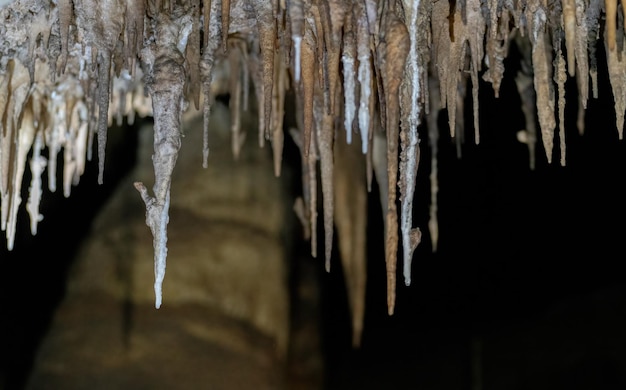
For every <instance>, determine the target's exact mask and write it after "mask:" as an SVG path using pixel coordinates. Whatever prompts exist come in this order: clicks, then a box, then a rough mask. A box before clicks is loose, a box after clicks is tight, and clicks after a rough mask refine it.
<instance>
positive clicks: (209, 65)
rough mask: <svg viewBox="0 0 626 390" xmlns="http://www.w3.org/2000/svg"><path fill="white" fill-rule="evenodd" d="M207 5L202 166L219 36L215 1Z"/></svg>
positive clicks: (205, 158) (205, 164) (205, 161)
mask: <svg viewBox="0 0 626 390" xmlns="http://www.w3.org/2000/svg"><path fill="white" fill-rule="evenodd" d="M209 4H210V5H209V7H207V6H206V3H205V6H204V24H205V26H204V28H205V30H204V48H203V52H202V58H201V59H200V79H201V81H202V96H203V101H202V117H203V123H202V166H203V167H204V168H206V167H208V164H209V119H210V117H211V104H212V103H213V94H212V92H211V84H212V83H213V68H214V65H215V61H216V60H217V58H216V56H217V48H218V46H219V44H218V43H219V39H220V36H221V27H220V26H221V25H220V24H219V23H218V22H219V20H218V16H219V15H218V12H217V1H214V0H211V1H209Z"/></svg>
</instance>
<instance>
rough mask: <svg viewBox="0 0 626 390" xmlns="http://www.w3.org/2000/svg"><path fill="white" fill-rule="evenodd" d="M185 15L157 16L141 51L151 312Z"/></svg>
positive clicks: (159, 276) (161, 257)
mask: <svg viewBox="0 0 626 390" xmlns="http://www.w3.org/2000/svg"><path fill="white" fill-rule="evenodd" d="M189 19H190V17H189V15H182V16H181V17H179V18H177V19H175V20H171V19H170V18H169V17H168V16H167V15H166V14H163V13H161V14H159V15H158V16H157V20H156V31H155V35H156V37H157V39H156V40H155V44H154V47H152V48H150V51H145V53H144V54H145V55H146V57H148V56H150V58H149V59H148V58H146V59H145V61H146V62H148V64H149V65H150V66H149V71H148V73H147V75H146V79H147V81H146V83H147V88H148V92H149V93H150V96H151V97H152V109H153V115H154V118H155V122H154V155H153V156H152V161H153V165H154V176H155V178H154V186H153V192H154V196H151V195H149V194H148V189H147V188H146V186H145V185H144V184H143V183H142V182H135V188H137V190H138V191H139V193H140V195H141V198H142V200H143V201H144V203H145V204H146V225H148V227H149V228H150V230H151V232H152V236H153V246H154V271H155V282H154V292H155V307H156V308H157V309H158V308H159V307H161V301H162V283H163V279H164V277H165V264H166V257H167V224H168V222H169V215H168V211H169V205H170V185H171V180H172V171H173V170H174V166H175V165H176V159H177V157H178V151H179V149H180V145H181V119H182V113H183V111H184V94H183V92H184V85H185V69H184V56H183V53H184V52H185V47H186V44H187V36H184V35H185V34H189V29H185V26H187V25H188V23H189V22H190V20H189Z"/></svg>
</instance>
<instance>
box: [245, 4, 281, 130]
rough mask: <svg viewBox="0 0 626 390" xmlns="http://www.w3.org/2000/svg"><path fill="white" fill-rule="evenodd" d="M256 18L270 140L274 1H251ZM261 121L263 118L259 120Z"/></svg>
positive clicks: (266, 119)
mask: <svg viewBox="0 0 626 390" xmlns="http://www.w3.org/2000/svg"><path fill="white" fill-rule="evenodd" d="M249 2H250V5H251V7H252V9H253V11H254V15H255V18H256V26H257V31H258V34H259V46H260V50H261V57H262V58H263V116H262V119H263V123H264V128H265V136H266V138H269V131H270V129H271V120H272V94H273V92H272V88H273V81H274V50H276V40H277V27H276V18H275V9H276V6H275V5H274V0H249ZM259 119H260V120H261V118H259Z"/></svg>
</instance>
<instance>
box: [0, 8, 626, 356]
mask: <svg viewBox="0 0 626 390" xmlns="http://www.w3.org/2000/svg"><path fill="white" fill-rule="evenodd" d="M622 11H623V5H622ZM0 20H1V21H2V23H0V114H1V115H0V164H1V170H0V172H1V177H0V199H1V204H0V207H1V209H2V210H1V227H2V230H3V231H5V233H6V238H7V247H8V248H9V249H11V248H13V245H14V238H15V232H16V228H17V223H18V222H17V217H16V216H17V212H18V209H19V207H20V205H21V204H22V201H21V198H20V191H21V188H22V181H23V178H24V177H26V175H24V173H25V170H26V168H27V167H26V165H27V163H28V165H29V168H30V175H29V176H30V178H31V182H30V185H29V196H28V201H27V202H26V206H25V207H26V209H27V211H28V213H29V215H30V224H31V226H30V229H31V232H32V234H36V232H37V227H38V223H40V221H42V218H43V215H42V214H41V213H40V211H39V204H40V202H41V198H42V196H43V193H44V189H43V188H42V187H43V180H42V175H43V174H44V172H45V171H46V170H47V174H48V180H47V181H48V190H50V191H55V190H56V187H57V184H56V177H57V156H58V155H59V153H62V155H63V164H64V166H63V171H62V172H63V173H62V177H63V179H62V187H63V194H64V195H65V196H66V197H68V196H70V192H71V188H72V186H75V185H77V184H78V183H79V179H80V177H81V175H82V174H83V172H84V169H85V164H86V163H87V161H89V160H91V145H92V143H93V142H97V154H98V166H99V175H98V181H99V182H100V183H102V181H103V178H104V170H105V166H106V161H105V151H106V142H107V128H108V126H109V125H111V124H112V123H113V120H115V121H116V123H117V124H121V123H122V121H123V118H124V117H126V118H127V120H128V122H132V121H133V120H134V118H135V115H137V114H138V115H141V116H148V115H150V116H152V117H153V118H154V121H155V126H154V156H153V164H154V174H155V181H154V186H153V194H152V195H151V194H149V191H148V189H147V188H146V186H145V185H143V184H142V183H141V182H140V181H138V182H137V184H136V187H137V189H138V190H139V192H140V193H141V197H142V198H143V200H144V202H145V204H146V223H147V225H148V226H149V227H150V229H151V231H152V234H153V236H154V255H155V295H156V306H157V307H159V306H160V304H161V295H162V292H161V288H162V287H161V284H162V282H163V280H164V276H165V263H166V254H167V229H166V228H167V224H168V219H169V217H168V207H169V201H170V193H171V192H173V191H172V190H173V189H172V188H170V187H171V174H172V170H173V168H174V165H175V163H176V156H177V153H178V149H179V147H180V138H181V134H182V130H181V122H182V119H181V118H182V115H183V113H184V112H185V111H186V110H187V109H188V107H190V106H192V105H193V106H194V107H195V108H196V109H199V110H200V111H201V112H202V115H203V117H204V124H203V132H204V136H203V145H202V151H201V153H202V156H203V166H204V167H207V166H208V164H210V159H209V146H210V134H209V126H208V124H209V117H210V112H211V104H212V102H213V101H214V99H215V94H216V92H215V90H214V89H215V88H217V87H216V84H219V83H220V82H221V81H220V78H224V76H222V75H221V74H219V73H218V72H216V69H217V67H218V65H219V63H220V62H221V61H229V62H230V65H231V67H230V74H228V75H227V76H226V77H227V78H228V79H229V80H230V81H229V83H228V85H229V86H230V89H229V92H230V98H231V99H230V105H231V106H230V108H231V113H232V117H231V126H232V127H231V129H232V149H233V150H232V151H233V155H234V156H235V157H238V156H239V153H240V150H241V145H242V143H243V140H244V139H245V134H246V129H243V128H242V127H241V122H240V121H239V116H240V113H241V112H243V111H245V110H247V109H248V107H249V105H248V99H249V97H248V91H249V83H251V84H252V85H251V87H252V89H253V90H254V91H255V93H254V96H255V97H256V102H257V107H258V110H259V124H258V130H259V145H260V146H261V147H263V146H264V145H265V143H266V142H270V143H271V146H272V154H273V159H274V173H275V175H276V176H280V175H281V166H282V164H283V158H282V155H283V147H284V142H285V139H284V137H285V134H290V135H291V137H292V139H293V140H294V141H295V142H296V144H297V145H298V146H299V148H300V153H301V162H302V164H301V165H302V178H303V180H302V194H303V195H302V197H301V198H299V202H297V203H296V206H295V210H296V212H297V213H298V216H299V218H300V220H301V221H302V222H303V230H304V234H305V237H306V238H307V239H309V240H310V244H311V255H312V256H313V257H317V227H318V215H321V217H322V219H323V220H322V225H319V226H323V232H324V240H323V243H324V264H325V268H326V269H327V270H330V265H331V260H332V259H331V257H332V253H333V251H332V249H333V248H332V245H333V241H334V239H335V237H334V228H335V226H338V236H339V237H338V239H339V241H340V245H339V249H340V250H339V252H340V256H341V257H342V262H341V264H342V266H343V267H344V268H345V270H344V271H345V272H346V283H347V285H348V286H349V289H350V292H349V294H348V295H349V297H350V298H349V299H350V307H351V310H352V315H353V335H354V337H355V339H354V340H353V343H354V345H358V344H359V340H358V339H359V337H360V334H361V332H362V330H363V327H362V320H363V312H364V293H363V291H364V288H365V287H364V285H365V278H364V275H363V272H364V271H363V270H364V261H365V260H364V256H365V255H364V253H365V252H364V248H363V246H364V245H365V243H364V239H363V238H362V236H361V235H362V228H363V226H362V225H363V223H364V222H363V221H364V217H363V214H359V213H362V212H364V211H358V210H362V209H363V199H364V197H365V196H366V195H367V193H368V192H371V188H372V182H373V181H374V180H376V181H377V182H378V184H379V193H380V195H381V208H382V213H383V215H384V231H385V238H384V242H385V247H386V250H385V262H386V264H387V281H388V291H387V294H388V312H389V314H392V313H393V312H394V308H395V294H396V291H395V290H396V287H395V280H396V276H397V275H396V274H397V272H396V261H397V257H398V254H399V253H400V251H401V253H402V262H403V275H404V281H405V284H406V285H409V284H411V280H412V277H411V276H412V273H413V272H415V271H414V270H412V263H413V257H414V250H415V248H416V246H417V244H418V243H419V242H420V240H421V239H422V231H421V229H420V227H419V226H414V223H413V217H412V212H413V208H414V203H415V202H423V201H426V200H422V199H415V194H416V186H417V184H416V183H417V182H418V180H417V178H418V177H419V175H420V174H421V173H422V170H420V171H418V166H419V160H420V153H421V151H422V149H423V148H424V145H421V143H420V134H421V132H422V127H425V129H424V130H425V131H426V133H425V134H428V139H429V143H428V145H427V147H428V148H429V149H430V152H431V160H430V172H428V173H429V174H430V176H429V178H430V185H431V197H430V200H428V202H429V205H430V207H431V211H430V221H429V229H428V230H429V238H430V241H431V244H432V249H433V250H437V244H438V238H439V231H438V223H437V210H438V204H437V192H438V178H437V173H438V170H437V162H438V161H437V150H438V149H437V142H438V141H439V140H440V134H439V127H438V126H437V125H438V123H437V121H438V119H437V118H438V114H439V111H440V110H442V109H447V110H448V119H449V121H448V129H447V130H448V131H450V135H451V136H452V138H453V140H454V142H456V143H457V147H458V148H459V150H460V145H461V142H462V141H463V139H464V133H465V131H466V129H469V128H470V127H469V126H465V125H464V122H463V121H464V117H463V115H462V111H463V107H464V106H463V103H464V101H465V100H464V98H465V93H466V91H468V90H470V89H471V91H472V96H471V98H472V104H473V107H472V110H473V117H474V118H473V119H474V122H473V126H472V127H473V131H474V142H475V143H476V144H478V143H479V142H480V132H479V118H478V116H479V107H478V100H479V99H478V96H479V95H478V93H479V92H478V89H479V77H482V79H483V80H485V81H487V82H489V83H491V85H492V87H493V92H494V95H495V96H496V97H497V96H498V94H499V91H500V86H501V83H502V80H503V76H504V71H505V69H504V64H505V58H506V57H507V55H508V50H509V47H510V46H511V45H516V46H517V48H518V52H519V53H520V60H521V68H520V71H519V72H518V74H517V76H516V85H517V89H518V92H519V95H520V98H521V99H520V101H521V111H522V112H523V114H524V118H525V120H526V129H525V131H523V132H520V133H518V138H519V140H520V141H523V142H525V143H527V145H528V148H529V149H528V150H529V165H530V168H531V169H534V167H535V165H536V159H537V157H536V156H535V144H536V143H537V142H538V141H539V138H541V144H542V145H543V150H544V152H545V156H546V159H547V161H548V162H551V160H552V155H553V147H554V140H555V137H558V138H559V141H560V143H559V145H558V148H559V152H560V164H561V165H565V164H566V159H565V157H566V140H565V138H566V137H565V136H566V132H565V125H566V121H565V117H564V113H565V111H566V107H565V105H566V88H567V86H568V83H567V81H568V79H569V78H574V79H575V85H576V86H577V88H578V94H579V96H578V107H579V113H578V123H577V125H578V128H579V132H580V133H581V134H582V132H583V130H584V110H585V109H586V107H587V104H588V99H589V98H590V97H591V98H597V97H598V93H599V92H598V58H597V45H598V44H604V46H605V52H606V57H607V61H606V62H607V64H608V67H607V70H608V78H609V81H610V83H611V87H612V92H613V97H614V103H615V113H616V129H617V131H616V138H617V139H621V138H622V134H623V125H624V113H625V111H626V110H625V107H626V103H625V102H626V97H625V96H626V92H625V91H626V87H625V86H624V79H625V77H624V69H625V67H624V66H623V62H624V50H625V48H624V47H625V45H624V27H625V26H624V18H623V16H622V13H620V10H619V4H618V3H617V2H615V1H610V0H606V1H601V0H591V1H582V0H560V1H559V0H557V1H551V2H548V1H545V0H529V1H525V2H510V1H500V0H490V1H486V2H480V1H477V0H466V1H458V2H453V3H449V2H431V1H426V0H385V1H378V2H377V1H374V0H348V1H339V0H282V1H260V0H231V1H227V0H204V1H201V0H170V1H152V0H149V1H147V0H105V1H94V0H71V1H70V0H59V1H57V2H48V1H39V0H31V1H25V2H19V1H14V2H5V3H2V5H0ZM601 34H604V35H601ZM470 82H471V87H470V86H469V84H468V83H470ZM589 84H591V94H590V93H589ZM288 93H292V94H293V96H294V97H295V106H296V109H295V112H294V113H293V115H294V116H295V121H296V123H297V126H295V128H292V129H289V131H285V129H284V128H283V126H285V125H286V122H285V121H284V118H285V116H286V115H290V114H291V113H289V112H286V110H285V105H286V102H285V100H286V97H287V96H288ZM590 95H591V96H590ZM424 119H425V121H424ZM535 120H536V121H537V123H538V124H539V130H540V132H539V133H538V132H537V131H536V130H535ZM424 122H425V125H426V126H423V125H424ZM557 124H558V128H559V132H558V133H557V134H555V129H556V126H557ZM343 132H345V134H344V133H343ZM537 133H538V134H537ZM355 134H357V135H358V138H359V139H360V142H354V138H356V137H354V135H355ZM340 138H341V139H342V141H341V143H338V141H339V139H340ZM94 140H95V141H94ZM337 148H341V150H350V151H352V149H347V148H356V150H357V151H358V153H357V155H359V156H360V157H358V156H354V155H352V154H349V153H348V152H346V153H345V154H344V153H341V154H338V150H337ZM45 149H47V153H46V150H45ZM29 156H30V158H29ZM348 156H352V157H350V159H349V158H348ZM357 161H358V162H359V163H360V164H363V167H362V169H361V170H359V169H356V168H355V167H354V164H356V162H357ZM348 168H349V169H348ZM351 175H354V176H351ZM338 180H339V181H341V183H342V184H339V185H338V184H337V181H338ZM347 181H350V182H352V181H354V183H355V186H354V187H355V188H346V187H345V185H344V184H345V182H347ZM319 189H321V192H320V193H321V201H320V202H318V190H319ZM172 196H175V195H172ZM351 199H355V202H356V200H358V202H356V203H355V204H349V203H350V200H351ZM397 201H399V205H400V207H399V210H398V209H397V206H396V202H397ZM357 203H358V204H357ZM319 208H321V212H320V213H319V214H318V209H319ZM346 208H348V209H349V210H348V209H346ZM359 229H361V230H359ZM343 240H345V241H349V242H342V241H343ZM400 241H401V242H402V245H401V247H400V246H399V242H400ZM372 260H373V261H375V260H376V259H372Z"/></svg>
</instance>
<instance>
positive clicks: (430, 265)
mask: <svg viewBox="0 0 626 390" xmlns="http://www.w3.org/2000/svg"><path fill="white" fill-rule="evenodd" d="M518 55H519V54H518V53H517V52H516V51H515V47H512V48H511V52H510V54H509V57H508V58H507V60H506V61H505V69H506V72H505V76H504V80H503V82H502V86H501V89H500V97H499V98H496V97H494V93H493V89H492V87H491V84H488V83H486V82H482V81H481V84H480V89H479V91H480V135H481V142H480V144H478V145H475V144H474V142H473V140H474V134H473V131H474V130H473V129H472V120H473V118H472V101H471V89H470V88H471V83H469V85H468V92H467V99H466V103H465V111H466V118H465V124H466V125H465V127H466V134H465V143H464V144H463V145H462V147H461V151H462V156H461V158H458V157H457V148H456V146H455V142H454V140H453V139H451V138H450V135H449V134H448V132H447V128H448V118H447V114H446V110H443V111H442V112H441V113H440V116H439V128H440V129H441V131H440V139H439V155H438V167H439V193H438V207H439V215H438V218H439V238H440V239H439V246H438V251H437V253H432V251H431V246H430V236H429V233H428V215H429V214H428V213H429V211H428V207H429V199H430V182H429V178H428V175H429V172H430V168H431V167H430V158H431V156H430V150H429V148H428V146H427V145H428V138H427V131H426V129H425V126H424V128H423V129H420V135H421V138H422V143H421V145H422V147H421V148H422V149H421V152H422V154H421V160H420V166H419V171H418V182H417V188H416V195H415V203H414V207H415V209H414V226H418V227H420V229H421V230H422V232H423V234H424V236H423V238H422V243H421V244H420V245H419V246H418V248H417V250H416V251H415V254H414V258H413V272H412V274H413V282H412V285H411V286H410V287H406V286H404V283H403V280H402V263H401V261H399V263H398V273H397V277H398V284H397V300H396V310H395V314H394V315H393V316H391V317H390V316H388V315H387V309H386V278H385V260H384V248H383V247H382V245H383V243H384V239H383V238H384V235H383V234H384V233H383V227H382V226H383V219H382V214H381V212H380V207H379V203H378V201H377V196H378V194H377V193H376V192H375V190H374V191H373V192H372V194H371V198H370V205H371V207H370V215H369V226H368V229H369V235H368V240H369V246H368V255H369V259H368V269H369V271H368V287H367V306H366V307H367V309H366V317H365V326H364V334H363V344H362V347H361V348H360V349H358V350H354V349H352V347H351V345H350V327H349V326H350V325H349V324H350V323H349V318H348V316H347V312H348V307H347V303H346V297H345V291H344V284H343V276H342V274H341V272H340V270H339V269H338V268H339V267H336V268H335V269H334V271H333V272H331V274H328V275H323V277H322V280H323V289H324V291H323V300H322V308H323V313H324V330H325V352H326V355H325V357H326V362H327V377H326V386H325V388H326V389H346V388H354V389H382V388H386V389H396V388H410V389H464V390H465V389H467V390H469V389H481V390H483V389H484V390H487V389H493V390H501V389H504V388H506V389H508V390H511V389H540V388H541V389H544V388H546V389H547V388H552V389H556V388H558V389H566V388H567V389H579V388H580V389H583V388H587V389H588V388H596V389H598V388H603V389H609V388H610V389H613V388H624V384H625V383H626V371H625V370H624V367H626V360H625V359H624V358H623V353H622V352H623V347H624V339H625V338H626V332H624V330H623V329H624V328H623V327H621V328H620V326H621V325H623V324H624V322H622V320H624V319H625V318H626V283H625V282H624V277H623V272H621V271H620V270H621V269H622V268H623V267H622V263H623V261H624V258H625V256H626V247H624V240H623V237H625V236H626V224H625V223H624V221H626V202H624V199H626V190H625V189H624V186H623V178H624V172H625V168H626V147H625V145H624V143H623V141H621V140H619V139H618V134H617V131H616V127H615V113H614V111H613V99H612V93H611V86H610V84H609V82H608V79H607V73H606V68H605V67H606V64H605V63H601V64H599V65H598V66H599V70H598V74H599V77H598V84H599V98H598V99H593V98H592V97H591V96H590V99H589V102H588V108H587V111H586V112H587V113H586V130H585V133H584V134H583V135H580V134H578V130H577V128H576V113H577V109H578V102H577V90H576V85H575V81H574V80H573V79H572V78H570V79H569V81H568V83H567V84H566V92H567V96H566V97H567V105H566V112H565V114H566V135H565V136H566V144H567V149H566V150H567V154H566V157H567V164H566V166H564V167H562V166H560V165H559V158H560V154H559V153H560V152H559V139H558V135H557V136H556V139H555V146H554V158H553V162H552V164H548V162H547V159H546V155H545V152H544V150H543V145H542V143H541V139H539V140H538V142H537V147H536V157H537V160H536V161H537V165H536V169H535V170H534V171H531V170H530V169H529V157H528V147H527V145H525V144H523V143H520V142H519V141H518V139H517V132H518V131H520V130H522V129H524V126H525V124H524V117H523V114H522V111H521V106H520V99H519V96H518V93H517V89H516V86H515V81H514V77H515V73H516V71H517V67H518V66H519V65H518V61H519V57H518ZM598 58H599V59H604V58H605V54H604V52H603V50H602V48H601V47H599V48H598ZM555 93H556V91H555ZM537 129H538V131H539V126H538V124H537ZM555 131H556V132H557V133H558V121H557V129H556V130H555ZM400 258H401V257H400ZM320 267H322V266H321V265H320ZM617 324H620V325H617ZM599 335H601V336H599ZM605 374H606V375H605ZM507 376H509V377H510V378H511V379H510V380H511V383H508V382H507V380H508V379H506V377H507ZM576 378H578V379H576ZM504 384H506V385H504ZM550 386H551V387H550ZM585 386H586V387H585Z"/></svg>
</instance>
